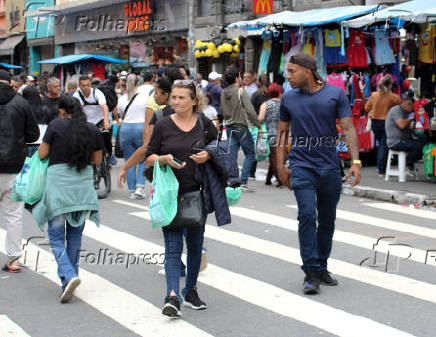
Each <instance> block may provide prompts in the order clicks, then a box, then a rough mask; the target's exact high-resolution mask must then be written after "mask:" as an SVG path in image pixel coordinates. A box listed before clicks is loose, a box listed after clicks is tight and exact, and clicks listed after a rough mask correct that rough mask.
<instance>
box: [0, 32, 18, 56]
mask: <svg viewBox="0 0 436 337" xmlns="http://www.w3.org/2000/svg"><path fill="white" fill-rule="evenodd" d="M23 39H24V35H14V36H10V37H8V38H7V39H6V40H4V41H3V42H2V44H0V55H11V54H13V53H14V49H15V47H16V46H17V45H18V44H19V43H20V42H21V41H23Z"/></svg>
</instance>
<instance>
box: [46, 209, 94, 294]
mask: <svg viewBox="0 0 436 337" xmlns="http://www.w3.org/2000/svg"><path fill="white" fill-rule="evenodd" d="M84 228H85V224H83V225H82V226H80V227H73V226H71V225H70V224H69V223H68V222H66V221H65V216H64V215H60V216H57V217H55V218H53V219H51V220H50V221H49V222H48V229H47V233H48V238H49V239H50V245H51V249H52V252H53V255H54V257H55V259H56V262H57V264H58V276H59V278H60V279H61V282H62V286H64V285H65V284H66V283H67V281H68V280H70V279H72V278H73V277H77V276H78V273H79V258H80V247H81V245H82V233H83V229H84ZM65 241H66V245H65Z"/></svg>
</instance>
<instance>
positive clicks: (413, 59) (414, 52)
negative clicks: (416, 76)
mask: <svg viewBox="0 0 436 337" xmlns="http://www.w3.org/2000/svg"><path fill="white" fill-rule="evenodd" d="M417 63H418V46H417V45H416V41H415V39H414V38H413V36H411V34H408V39H407V41H406V64H407V65H409V66H415V65H416V64H417Z"/></svg>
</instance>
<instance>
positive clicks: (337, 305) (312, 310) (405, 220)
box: [0, 167, 436, 337]
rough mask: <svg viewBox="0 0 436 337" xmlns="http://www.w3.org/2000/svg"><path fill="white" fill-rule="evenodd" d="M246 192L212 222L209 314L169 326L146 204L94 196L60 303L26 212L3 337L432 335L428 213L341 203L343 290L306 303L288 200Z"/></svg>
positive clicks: (434, 229)
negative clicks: (94, 217) (22, 256)
mask: <svg viewBox="0 0 436 337" xmlns="http://www.w3.org/2000/svg"><path fill="white" fill-rule="evenodd" d="M116 173H117V167H115V168H113V171H112V174H113V180H114V182H113V186H115V175H116ZM261 173H262V172H261V171H260V174H259V175H261ZM250 184H251V185H252V186H253V187H254V190H255V192H254V193H246V194H244V195H243V198H242V200H241V202H240V203H239V204H238V205H237V207H233V208H232V218H233V223H232V224H231V225H227V226H224V227H217V226H216V225H215V223H216V221H215V218H214V215H211V216H209V219H208V223H209V225H208V226H207V228H206V238H205V247H206V248H207V258H208V261H209V264H208V267H207V269H206V270H205V271H204V272H202V273H201V274H200V278H199V283H198V291H199V294H200V297H201V298H202V299H203V300H204V301H205V302H206V303H207V304H208V309H207V310H203V311H193V310H191V309H188V308H182V314H183V319H182V320H176V321H174V320H169V319H167V318H165V317H163V316H162V315H161V306H162V304H163V299H164V295H165V292H166V286H165V279H164V277H163V276H161V275H159V274H158V271H159V269H161V268H162V265H161V263H162V260H163V257H162V255H161V254H162V253H163V237H162V233H161V231H160V230H159V229H153V228H152V227H151V224H150V221H149V220H148V212H147V206H148V199H147V200H133V201H132V200H129V199H128V198H127V195H128V193H127V191H126V190H123V191H121V190H119V189H118V188H117V187H114V188H113V191H112V192H111V193H110V195H109V197H108V198H107V199H105V200H101V203H100V206H101V209H100V215H101V223H102V226H100V227H99V228H97V227H96V226H95V225H94V224H92V223H88V224H87V225H86V229H85V232H84V237H83V243H82V249H83V250H84V251H83V253H82V255H81V271H80V277H81V278H82V285H81V286H80V287H79V288H78V289H77V296H76V298H75V299H74V300H73V301H72V302H71V303H68V304H60V303H59V293H60V289H59V282H58V280H57V275H56V264H55V261H54V259H53V257H52V255H51V253H50V251H49V247H48V246H47V245H45V244H44V243H45V240H44V238H43V237H44V233H41V232H40V231H39V229H38V228H37V226H36V224H35V222H34V220H33V219H32V216H31V214H30V213H28V212H27V211H26V212H25V220H24V228H23V238H24V239H28V238H30V237H34V236H42V238H39V239H38V238H36V239H33V240H31V242H33V243H32V244H29V245H27V246H26V261H25V265H26V268H25V269H24V270H23V272H22V273H21V274H15V275H14V274H8V273H6V272H0V337H6V336H32V337H37V336H39V337H52V336H53V337H87V336H90V337H91V336H92V337H96V336H105V337H107V336H111V337H112V336H113V337H115V336H116V337H118V336H119V337H127V336H138V335H140V336H165V337H167V336H189V337H192V336H206V335H209V336H238V337H239V336H247V337H249V336H250V337H253V336H265V337H266V336H268V337H270V336H274V337H282V336H283V337H288V336H330V335H338V336H353V337H354V336H408V335H416V336H435V335H436V332H435V331H436V320H435V319H434V313H435V312H436V225H435V223H436V222H435V220H436V213H433V212H431V211H424V210H415V209H409V208H407V207H403V206H400V205H393V204H387V203H380V202H375V201H372V200H367V199H358V198H355V197H350V196H343V197H342V199H341V202H340V204H339V207H338V209H339V211H338V214H337V215H338V219H337V223H336V232H335V238H334V239H335V241H334V247H333V252H332V256H331V259H330V260H329V261H330V264H329V269H330V271H331V272H332V273H334V274H335V275H336V276H337V278H338V280H339V285H338V286H337V287H325V286H323V287H322V288H321V293H320V294H319V295H316V296H305V295H303V294H302V291H301V286H302V281H303V273H302V271H301V269H300V257H299V250H298V247H299V245H298V236H297V231H296V229H297V209H296V207H295V205H296V202H295V199H294V197H293V195H292V194H291V193H290V192H289V191H287V190H285V189H279V188H276V187H271V186H265V185H264V184H263V182H261V181H256V182H253V181H251V182H250ZM0 214H1V213H0ZM3 219H4V218H3V215H2V214H1V215H0V222H1V225H2V227H1V229H0V262H2V263H4V261H5V258H6V256H5V254H4V251H5V250H4V238H5V233H6V232H5V230H4V224H3ZM381 237H387V238H384V239H381V240H379V238H381ZM388 250H389V258H387V255H386V254H385V252H387V251H388ZM375 251H378V252H377V254H376V255H375ZM23 262H24V261H23ZM36 267H37V268H36ZM35 269H36V271H35ZM386 269H387V270H386ZM183 282H184V279H181V287H182V286H183Z"/></svg>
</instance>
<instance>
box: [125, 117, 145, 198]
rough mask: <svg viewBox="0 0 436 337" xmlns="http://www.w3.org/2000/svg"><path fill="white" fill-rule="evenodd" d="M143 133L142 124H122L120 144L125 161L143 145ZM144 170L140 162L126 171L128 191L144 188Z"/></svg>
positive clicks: (142, 163)
mask: <svg viewBox="0 0 436 337" xmlns="http://www.w3.org/2000/svg"><path fill="white" fill-rule="evenodd" d="M143 131H144V123H123V126H122V128H121V134H120V142H121V146H122V147H123V153H124V160H125V161H127V160H129V158H130V157H131V156H132V155H133V153H134V152H135V151H136V150H137V149H138V148H140V147H141V146H142V145H143V143H144V141H143V138H142V133H143ZM144 159H145V158H144ZM144 170H145V164H144V161H142V162H141V163H139V164H138V165H136V166H133V167H132V168H130V169H129V170H128V171H127V187H128V188H129V191H134V190H135V189H136V188H137V187H144V186H145V178H144Z"/></svg>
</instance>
